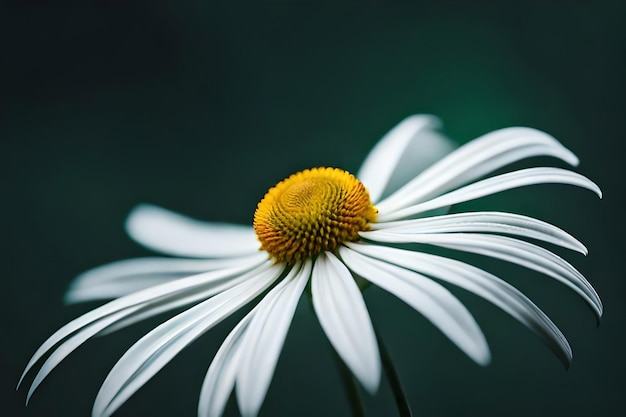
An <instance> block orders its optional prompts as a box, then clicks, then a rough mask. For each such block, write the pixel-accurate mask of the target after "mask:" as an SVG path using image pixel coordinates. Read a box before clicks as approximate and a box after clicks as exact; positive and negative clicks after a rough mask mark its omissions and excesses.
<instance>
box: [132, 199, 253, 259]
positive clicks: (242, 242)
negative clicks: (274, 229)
mask: <svg viewBox="0 0 626 417" xmlns="http://www.w3.org/2000/svg"><path fill="white" fill-rule="evenodd" d="M126 231H127V232H128V234H129V235H130V237H132V238H133V239H134V240H135V241H137V242H138V243H140V244H142V245H143V246H145V247H147V248H149V249H152V250H155V251H158V252H162V253H165V254H168V255H174V256H186V257H200V258H203V257H204V258H213V257H228V256H237V255H249V254H253V253H255V252H257V251H258V249H259V242H258V240H257V239H256V235H255V234H254V230H253V229H252V227H249V226H240V225H234V224H226V223H207V222H201V221H198V220H195V219H191V218H189V217H186V216H182V215H180V214H177V213H174V212H171V211H169V210H165V209H163V208H160V207H157V206H153V205H149V204H142V205H139V206H137V207H135V208H134V209H133V211H131V213H130V214H129V216H128V219H127V220H126Z"/></svg>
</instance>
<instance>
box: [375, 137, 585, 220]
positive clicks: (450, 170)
mask: <svg viewBox="0 0 626 417" xmlns="http://www.w3.org/2000/svg"><path fill="white" fill-rule="evenodd" d="M531 156H553V157H555V158H559V159H561V160H563V161H565V162H567V163H569V164H570V165H574V166H575V165H578V158H577V157H576V155H574V154H573V153H572V152H571V151H569V150H568V149H567V148H565V147H564V146H563V145H561V144H560V143H559V142H558V141H557V140H556V139H554V138H553V137H552V136H550V135H548V134H547V133H544V132H541V131H539V130H535V129H531V128H527V127H510V128H506V129H500V130H497V131H495V132H491V133H488V134H486V135H484V136H481V137H480V138H478V139H475V140H473V141H471V142H469V143H467V144H465V145H464V146H462V147H460V148H459V149H457V150H456V151H455V152H453V153H451V154H450V155H448V156H447V157H446V158H444V159H442V160H441V161H439V162H438V163H437V164H435V165H433V166H432V167H430V168H429V169H428V170H426V171H424V172H423V173H422V174H421V175H420V176H418V177H416V178H415V179H413V180H412V181H411V182H409V183H408V184H406V185H405V186H404V187H402V188H401V189H399V190H398V191H397V192H395V193H394V194H393V195H391V196H389V198H387V199H385V201H382V202H380V203H379V204H378V208H379V209H380V210H383V211H391V210H398V209H400V208H402V207H406V206H408V205H410V204H414V203H416V202H420V201H424V200H426V199H428V198H431V197H433V196H435V195H439V194H441V193H443V192H446V191H448V190H452V189H454V188H456V187H458V186H460V185H463V184H467V183H468V182H471V181H474V180H476V179H478V178H480V177H482V176H483V175H485V174H488V173H489V172H492V171H494V170H496V169H498V168H501V167H503V166H505V165H507V164H510V163H512V162H515V161H519V160H521V159H523V158H528V157H531Z"/></svg>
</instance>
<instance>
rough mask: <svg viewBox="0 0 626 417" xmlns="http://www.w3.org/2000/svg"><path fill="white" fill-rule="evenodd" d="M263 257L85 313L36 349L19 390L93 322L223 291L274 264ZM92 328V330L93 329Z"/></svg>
mask: <svg viewBox="0 0 626 417" xmlns="http://www.w3.org/2000/svg"><path fill="white" fill-rule="evenodd" d="M264 258H265V257H263V256H259V257H257V258H255V259H252V260H250V261H248V262H243V263H242V264H241V265H239V266H237V267H233V268H228V269H224V270H219V271H212V272H208V273H205V274H199V275H194V276H191V277H187V278H181V279H178V280H176V281H173V282H168V283H165V284H162V285H158V286H156V287H151V288H148V289H146V290H143V291H140V292H137V293H134V294H130V295H127V296H125V297H122V298H118V299H116V300H113V301H110V302H108V303H107V304H104V305H103V306H100V307H98V308H96V309H94V310H91V311H90V312H88V313H85V314H83V315H82V316H80V317H78V318H76V319H74V320H72V321H71V322H69V323H67V324H66V325H64V326H63V327H61V328H60V329H59V330H57V331H56V332H55V333H54V334H53V335H52V336H50V337H49V338H48V339H47V340H46V341H45V342H44V343H43V344H42V345H41V346H40V347H39V349H37V351H36V352H35V354H34V355H33V356H32V358H31V359H30V361H29V362H28V364H27V365H26V368H25V369H24V372H23V373H22V376H21V378H20V381H19V382H18V387H19V385H20V384H21V383H22V381H23V379H24V377H25V376H26V374H27V373H28V371H29V370H30V369H32V367H33V366H34V365H35V364H36V363H37V362H38V361H39V359H41V358H42V357H43V356H44V355H45V354H46V353H48V352H49V351H50V350H51V349H53V348H54V347H55V346H56V345H57V344H58V343H60V342H62V341H63V340H65V339H66V338H68V337H69V336H71V335H72V334H74V333H75V332H80V331H83V330H86V329H85V328H86V327H87V326H89V325H91V324H92V323H96V322H98V321H99V320H103V319H106V318H107V317H109V316H111V315H114V314H118V313H120V314H119V316H118V321H119V320H122V319H124V318H127V317H132V314H133V313H135V312H137V311H139V308H135V307H141V308H147V309H150V307H154V306H156V308H157V309H158V308H159V307H158V306H159V305H160V304H162V303H166V304H167V303H168V300H177V299H178V297H179V296H180V295H181V294H182V295H185V294H186V295H188V294H189V292H194V291H196V290H198V289H199V288H201V289H202V290H203V291H207V290H211V289H212V288H214V287H220V288H223V286H224V285H225V284H227V283H228V282H231V281H232V280H236V279H237V278H238V277H240V276H242V275H243V274H244V273H245V272H246V271H254V270H257V268H265V267H266V266H269V265H271V263H272V261H269V260H266V259H264ZM197 292H200V293H201V292H202V291H197ZM122 312H123V313H122ZM112 325H113V324H112ZM91 329H93V327H91ZM94 334H95V333H94ZM75 340H77V339H75ZM61 346H63V344H61V345H60V346H59V347H57V349H59V348H60V347H61ZM76 347H77V346H76ZM74 349H75V347H74Z"/></svg>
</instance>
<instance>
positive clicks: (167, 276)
mask: <svg viewBox="0 0 626 417" xmlns="http://www.w3.org/2000/svg"><path fill="white" fill-rule="evenodd" d="M255 257H258V254H256V255H255ZM251 259H252V257H251ZM241 262H242V259H241V258H226V259H172V258H135V259H127V260H124V261H118V262H112V263H110V264H106V265H102V266H99V267H97V268H94V269H91V270H89V271H87V272H84V273H82V274H80V275H79V276H77V277H76V278H75V279H74V281H72V284H71V285H70V288H69V290H68V292H67V293H66V295H65V301H66V302H68V303H74V302H79V301H90V300H98V299H105V298H114V297H120V296H123V295H126V294H130V293H131V292H136V291H139V290H142V289H144V288H148V287H150V286H152V285H157V284H161V283H163V282H166V281H171V280H173V279H177V278H181V277H183V276H186V275H192V274H197V273H200V272H209V271H214V270H217V269H222V268H228V267H233V266H237V265H239V264H241Z"/></svg>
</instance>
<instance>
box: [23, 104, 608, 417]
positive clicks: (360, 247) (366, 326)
mask: <svg viewBox="0 0 626 417" xmlns="http://www.w3.org/2000/svg"><path fill="white" fill-rule="evenodd" d="M437 124H438V122H437V119H435V118H434V117H431V116H412V117H409V118H408V119H406V120H404V121H403V122H402V123H400V124H399V125H398V126H397V127H395V128H394V129H393V130H392V131H391V132H390V133H389V134H387V135H386V136H385V137H384V138H383V139H382V140H381V141H380V142H379V143H378V145H377V146H376V147H375V148H374V149H373V150H372V151H371V153H370V154H369V156H368V157H367V159H366V160H365V162H364V163H363V166H362V167H361V170H360V171H359V172H358V174H357V176H356V177H355V176H353V175H352V174H349V173H348V172H346V171H343V170H340V169H337V168H313V169H310V170H305V171H302V172H299V173H296V174H293V175H291V176H290V177H288V178H287V179H285V180H283V181H281V182H280V183H278V184H277V185H276V186H275V187H273V188H271V189H270V190H269V191H268V192H267V194H266V195H265V197H263V199H262V200H261V202H260V203H259V205H258V207H257V210H256V212H255V214H254V223H253V227H244V226H236V225H227V224H219V223H218V224H216V223H205V222H200V221H197V220H192V219H189V218H187V217H184V216H181V215H178V214H174V213H172V212H169V211H167V210H164V209H161V208H157V207H154V206H149V205H141V206H138V207H137V208H136V209H134V210H133V211H132V212H131V214H130V216H129V218H128V222H127V230H128V232H129V234H130V236H131V237H133V238H134V239H135V240H137V241H138V242H139V243H141V244H143V245H144V246H147V247H148V248H151V249H154V250H157V251H160V252H163V253H166V254H169V255H174V256H183V257H184V258H140V259H132V260H127V261H121V262H116V263H113V264H109V265H105V266H102V267H100V268H96V269H93V270H91V271H88V272H86V273H84V274H83V275H81V276H79V277H78V278H77V279H76V280H75V281H74V283H73V284H72V287H71V288H70V290H69V292H68V294H67V299H68V300H69V301H72V302H75V301H83V300H94V299H104V298H113V300H112V301H110V302H108V303H106V304H104V305H102V306H100V307H98V308H96V309H94V310H92V311H90V312H88V313H86V314H84V315H83V316H81V317H78V318H77V319H75V320H73V321H71V322H70V323H68V324H66V325H65V326H63V327H62V328H61V329H59V330H58V331H57V332H56V333H54V334H53V335H52V336H51V337H50V338H49V339H48V340H46V341H45V342H44V343H43V345H42V346H41V347H40V348H39V349H38V350H37V351H36V352H35V354H34V355H33V357H32V359H31V360H30V362H29V363H28V365H27V366H26V369H25V371H24V375H23V376H22V379H23V378H24V376H25V375H26V374H27V373H28V372H29V371H30V370H31V369H32V368H33V367H34V366H35V365H36V364H37V363H39V362H40V361H43V364H42V365H41V367H40V368H39V371H38V373H37V374H36V376H35V378H34V381H33V382H32V384H31V387H30V390H29V392H28V398H30V397H31V395H32V393H33V391H34V390H35V389H36V388H37V386H38V385H39V384H40V383H41V381H42V380H43V379H44V378H45V377H46V376H47V375H48V374H49V373H50V372H51V371H52V369H53V368H55V367H56V366H57V365H58V364H59V363H60V362H61V361H62V360H63V359H64V358H65V357H66V356H67V355H68V354H69V353H71V352H72V351H73V350H74V349H76V348H77V347H79V346H80V345H81V344H82V343H84V342H85V341H86V340H88V339H89V338H91V337H93V336H95V335H99V334H103V333H110V332H113V331H115V330H117V329H120V328H122V327H125V326H128V325H130V324H132V323H135V322H137V321H139V320H143V319H145V318H147V317H151V316H154V315H156V314H159V313H162V312H165V311H169V310H172V309H175V308H180V307H186V308H187V309H186V310H184V311H183V312H182V313H179V314H177V315H175V316H174V317H172V318H171V319H169V320H167V321H165V322H164V323H162V324H161V325H159V326H157V327H156V328H154V329H153V330H152V331H150V332H149V333H147V334H146V335H144V336H143V337H142V338H140V339H139V340H138V341H137V342H136V343H135V344H134V345H133V346H132V347H131V348H130V349H129V350H128V351H127V352H126V353H125V354H124V355H123V356H122V358H121V359H120V360H119V361H118V362H117V364H116V365H115V366H114V367H113V369H112V370H111V371H110V373H109V375H108V376H107V377H106V379H105V381H104V383H103V384H102V387H101V389H100V391H99V393H98V395H97V398H96V400H95V403H94V408H93V415H94V416H98V417H99V416H109V415H111V414H112V413H113V412H114V411H115V410H117V409H118V408H119V407H120V406H121V405H122V404H123V403H124V402H125V401H126V400H127V399H128V398H129V397H130V396H131V395H132V394H133V393H135V392H136V391H137V390H138V389H139V388H140V387H141V386H142V385H143V384H145V383H146V382H147V381H148V380H149V379H150V378H151V377H152V376H153V375H154V374H156V373H157V372H158V371H159V370H160V369H161V368H162V367H163V366H165V365H166V364H167V363H168V362H169V361H170V360H171V359H172V358H173V357H174V356H176V355H177V354H178V353H179V352H180V351H181V350H182V349H183V348H184V347H185V346H187V345H188V344H190V343H191V342H192V341H193V340H195V339H196V338H198V337H199V336H201V335H202V334H203V333H205V332H206V331H208V330H209V329H210V328H212V327H213V326H215V325H216V324H217V323H219V322H220V321H222V320H223V319H224V318H226V317H228V316H229V315H230V314H232V313H233V312H235V311H236V310H238V309H240V308H242V307H243V306H245V305H247V304H249V303H250V302H251V301H252V300H254V299H256V298H257V297H259V296H260V295H263V297H262V298H261V300H260V301H259V302H258V303H257V304H256V305H254V306H253V307H252V308H251V310H250V311H249V313H248V314H247V315H246V316H245V317H244V318H243V319H242V320H241V321H240V322H239V324H237V326H236V327H235V328H234V329H233V330H232V331H231V333H230V334H229V336H228V337H227V338H226V339H225V340H224V342H223V344H222V346H221V347H220V349H219V350H218V352H217V353H216V355H215V357H214V358H213V361H212V363H211V365H210V367H209V369H208V372H207V375H206V378H205V380H204V383H203V385H202V388H201V392H200V401H199V408H198V414H199V416H201V417H204V416H213V415H220V414H221V413H222V412H223V409H224V407H225V405H226V401H227V399H228V397H229V395H230V393H231V391H232V390H233V389H235V391H236V394H237V400H238V403H239V407H240V410H241V412H242V414H243V415H256V414H257V413H258V411H259V409H260V407H261V405H262V403H263V400H264V398H265V394H266V393H267V390H268V388H269V386H270V383H271V380H272V376H273V373H274V369H275V366H276V363H277V361H278V358H279V355H280V352H281V349H282V346H283V343H284V340H285V337H286V335H287V332H288V329H289V326H290V324H291V319H292V317H293V314H294V311H295V309H296V306H297V303H298V300H299V299H300V297H301V295H302V293H303V291H304V289H305V287H306V286H307V284H308V283H310V289H311V296H312V302H313V307H314V310H315V313H316V315H317V317H318V319H319V322H320V324H321V326H322V328H323V330H324V332H325V333H326V335H327V337H328V339H329V340H330V342H331V344H332V346H333V347H334V349H335V350H336V352H337V354H338V355H339V357H340V358H341V359H342V360H343V362H345V364H346V365H347V367H348V368H349V369H350V370H351V371H352V373H353V374H354V376H355V377H356V378H357V380H358V381H359V382H360V383H361V384H362V385H363V387H364V388H365V389H366V390H367V391H369V392H370V393H375V392H376V391H377V389H378V386H379V384H380V375H381V360H380V354H379V347H378V344H377V342H376V335H375V332H374V329H373V326H372V323H371V320H370V316H369V313H368V311H367V308H366V305H365V302H364V299H363V296H362V292H361V289H360V288H359V286H358V285H357V282H356V281H355V278H356V277H359V278H361V279H365V280H367V281H369V282H370V283H372V284H374V285H376V286H378V287H380V288H382V289H384V290H386V291H388V292H390V293H392V294H394V295H395V296H396V297H398V298H399V299H401V300H402V301H404V302H405V303H407V304H409V305H410V306H411V307H413V308H414V309H415V310H416V311H418V312H419V313H421V314H422V315H424V316H425V317H426V318H428V319H429V320H430V321H431V322H432V323H433V324H434V325H435V326H437V327H438V328H439V329H440V330H441V331H442V332H443V333H444V334H445V335H446V336H447V337H448V338H449V339H450V340H451V341H452V342H453V343H454V344H456V345H457V346H458V347H459V348H460V349H461V350H462V351H463V352H465V353H466V354H467V355H468V356H469V357H470V358H471V359H472V360H474V361H475V362H476V363H478V364H480V365H486V364H488V363H489V361H490V352H489V348H488V346H487V342H486V340H485V337H484V335H483V333H482V331H481V330H480V328H479V326H478V324H477V323H476V321H475V320H474V318H473V317H472V315H471V314H470V312H469V311H468V310H467V309H466V308H465V306H464V305H463V304H462V303H461V302H460V301H459V300H458V299H457V298H456V297H455V296H453V295H452V293H450V292H449V291H448V290H447V289H446V288H445V287H444V286H443V285H442V284H440V282H443V283H446V284H451V285H453V286H458V287H461V288H464V289H466V290H468V291H471V292H473V293H475V294H477V295H479V296H480V297H482V298H484V299H486V300H488V301H490V302H491V303H493V304H494V305H496V306H498V307H499V308H501V309H502V310H503V311H505V312H507V313H508V314H510V315H511V316H513V317H514V318H516V319H517V320H518V321H520V322H521V323H522V324H524V325H525V326H527V327H528V328H529V329H531V330H532V331H533V332H535V333H536V334H537V335H538V336H539V337H540V338H541V339H542V340H543V341H544V342H545V343H546V344H547V345H548V347H549V348H550V349H551V350H552V351H553V352H554V353H555V354H556V355H557V356H558V357H559V358H560V359H561V361H562V362H563V363H564V364H566V365H568V364H569V362H570V360H571V358H572V352H571V349H570V346H569V344H568V342H567V340H566V339H565V337H564V336H563V334H562V333H561V331H560V330H559V329H558V328H557V327H556V325H555V324H554V323H553V322H552V321H551V320H550V319H549V318H548V317H547V316H546V315H545V314H544V313H543V312H542V311H541V310H540V309H539V308H538V307H537V306H536V305H535V304H534V303H533V302H532V301H531V300H529V299H528V298H527V297H526V296H525V295H523V294H522V293H521V292H520V291H518V290H517V289H515V288H514V287H512V286H511V285H510V284H508V283H507V282H506V281H503V280H502V279H500V278H498V277H496V276H495V275H493V274H490V273H488V272H486V271H484V270H482V269H479V268H476V267H474V266H472V265H469V264H467V263H464V262H461V261H458V260H454V259H450V258H447V257H442V256H437V255H433V254H430V253H427V252H424V251H423V249H422V248H423V247H422V246H420V250H417V249H415V248H413V247H412V246H410V248H411V249H400V248H399V247H398V246H399V245H400V244H411V243H419V244H424V245H431V246H439V247H445V248H449V249H454V250H458V251H462V252H471V253H477V254H481V255H485V256H488V257H493V258H498V259H502V260H505V261H508V262H511V263H515V264H518V265H520V266H523V267H525V268H529V269H533V270H536V271H539V272H541V273H543V274H545V275H546V276H548V277H550V278H554V279H556V280H558V281H560V282H562V283H563V284H565V285H567V286H568V287H570V288H571V289H572V290H574V291H575V292H577V293H578V294H579V295H580V296H581V297H582V298H583V299H584V300H585V301H586V302H587V303H588V304H589V305H590V307H591V308H592V309H593V311H594V312H595V313H596V315H597V316H598V317H600V316H601V315H602V304H601V302H600V299H599V297H598V295H597V294H596V292H595V291H594V289H593V287H592V286H591V284H589V282H588V281H587V280H586V279H585V278H584V277H583V276H582V274H580V272H578V271H577V270H576V269H575V268H574V267H573V266H572V265H571V264H569V263H568V262H567V261H565V260H564V259H562V258H561V257H559V256H557V255H556V254H554V253H553V252H551V251H550V250H548V249H545V248H543V247H541V246H539V245H537V244H535V243H531V242H529V241H527V240H525V238H529V239H533V240H535V241H539V242H544V243H549V244H552V245H557V246H561V247H565V248H569V249H572V250H574V251H578V252H581V253H583V254H586V252H587V250H586V249H585V247H584V246H583V245H582V244H581V243H580V242H579V241H578V240H576V239H575V238H573V237H572V236H570V235H569V234H567V233H566V232H564V231H563V230H561V229H559V228H557V227H556V226H553V225H551V224H548V223H546V222H543V221H540V220H537V219H534V218H531V217H526V216H522V215H519V214H511V213H503V212H494V211H480V212H467V213H454V214H446V213H447V208H449V207H450V206H453V205H454V204H457V203H461V202H465V201H469V200H474V199H477V198H480V197H483V196H487V195H490V194H494V193H498V192H501V191H505V190H508V189H512V188H516V187H522V186H527V185H533V184H540V183H560V184H569V185H574V186H578V187H583V188H587V189H589V190H592V191H594V192H595V193H596V194H598V195H599V196H601V192H600V190H599V188H598V187H597V186H596V185H595V184H594V183H593V182H591V181H590V180H588V179H587V178H585V177H583V176H581V175H579V174H576V173H574V172H572V171H569V170H565V169H560V168H550V167H539V168H528V169H521V170H516V171H512V172H508V173H504V174H499V175H494V176H490V177H487V178H484V179H482V178H483V177H485V176H487V175H488V174H490V173H492V172H494V171H495V170H498V169H500V168H502V167H504V166H506V165H508V164H510V163H512V162H515V161H518V160H521V159H524V158H528V157H532V156H552V157H555V158H559V159H561V160H563V161H565V162H567V163H569V164H571V165H576V164H577V163H578V159H577V158H576V156H575V155H574V154H573V153H572V152H570V151H569V150H567V149H566V148H564V147H563V146H562V145H561V144H560V143H559V142H557V141H556V140H555V139H554V138H552V137H551V136H549V135H547V134H545V133H543V132H540V131H537V130H534V129H529V128H508V129H502V130H498V131H495V132H492V133H489V134H487V135H484V136H482V137H480V138H478V139H476V140H474V141H472V142H470V143H468V144H466V145H464V146H462V147H461V148H459V149H457V150H454V151H452V146H451V145H450V142H448V141H447V139H445V138H444V137H443V136H441V135H440V134H438V133H437V132H436V127H437ZM414 149H417V150H418V153H417V154H416V153H413V152H412V150H414ZM444 155H446V156H444ZM259 247H260V248H259ZM44 358H45V359H44ZM20 382H21V381H20Z"/></svg>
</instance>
